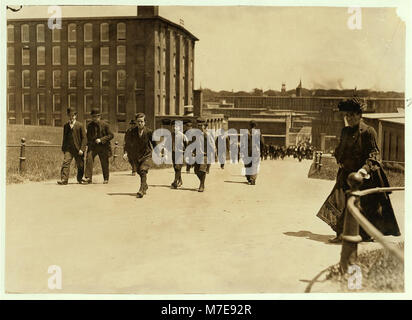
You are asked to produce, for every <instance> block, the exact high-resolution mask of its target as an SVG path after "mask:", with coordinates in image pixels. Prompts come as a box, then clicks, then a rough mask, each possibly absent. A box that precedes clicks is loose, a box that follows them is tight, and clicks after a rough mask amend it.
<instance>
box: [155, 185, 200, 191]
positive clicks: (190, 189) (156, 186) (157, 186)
mask: <svg viewBox="0 0 412 320" xmlns="http://www.w3.org/2000/svg"><path fill="white" fill-rule="evenodd" d="M152 187H153V188H167V189H171V187H170V185H169V184H149V188H152ZM173 190H182V191H197V189H194V188H184V187H179V188H177V189H173Z"/></svg>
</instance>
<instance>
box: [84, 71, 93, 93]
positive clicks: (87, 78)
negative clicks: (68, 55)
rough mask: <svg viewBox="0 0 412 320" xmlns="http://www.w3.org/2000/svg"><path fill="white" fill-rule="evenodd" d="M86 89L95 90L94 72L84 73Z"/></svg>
mask: <svg viewBox="0 0 412 320" xmlns="http://www.w3.org/2000/svg"><path fill="white" fill-rule="evenodd" d="M84 88H85V89H91V88H93V71H92V70H86V71H84Z"/></svg>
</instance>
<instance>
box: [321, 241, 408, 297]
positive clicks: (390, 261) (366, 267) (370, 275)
mask: <svg viewBox="0 0 412 320" xmlns="http://www.w3.org/2000/svg"><path fill="white" fill-rule="evenodd" d="M399 248H400V249H401V250H403V249H404V244H403V243H399ZM357 265H358V266H359V267H360V268H361V271H362V273H361V275H362V283H361V284H362V288H361V289H356V290H354V289H349V287H348V275H345V276H342V275H341V273H340V272H339V264H336V265H334V266H331V267H330V268H329V269H328V270H327V273H326V279H327V280H328V281H332V282H335V283H338V284H339V285H340V289H341V291H342V292H354V291H356V292H403V291H404V265H403V263H402V262H400V261H399V260H398V259H396V258H395V257H394V256H393V255H391V254H390V253H389V252H388V251H387V250H385V249H376V250H372V251H366V252H363V253H361V254H360V255H359V256H358V261H357Z"/></svg>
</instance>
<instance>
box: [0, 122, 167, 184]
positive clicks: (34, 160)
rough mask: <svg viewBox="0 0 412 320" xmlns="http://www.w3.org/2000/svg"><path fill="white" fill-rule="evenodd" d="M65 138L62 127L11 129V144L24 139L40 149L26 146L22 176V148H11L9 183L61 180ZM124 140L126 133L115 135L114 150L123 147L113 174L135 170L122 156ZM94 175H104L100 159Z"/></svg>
mask: <svg viewBox="0 0 412 320" xmlns="http://www.w3.org/2000/svg"><path fill="white" fill-rule="evenodd" d="M62 135H63V128H58V127H46V126H44V127H39V126H22V125H10V126H8V127H7V145H20V139H21V138H22V137H24V138H25V139H26V145H36V147H26V155H25V156H26V163H25V164H26V170H25V172H24V173H23V174H20V173H19V156H20V148H19V147H8V148H7V155H6V157H7V167H6V183H7V184H10V183H23V182H26V181H44V180H49V179H56V180H58V179H60V169H61V165H62V162H63V153H62V151H61V141H62ZM123 140H124V134H120V133H115V134H114V139H113V140H112V149H113V151H114V146H115V145H114V142H115V141H118V142H119V146H118V147H117V150H116V154H117V155H118V157H117V158H116V161H115V163H113V158H111V159H110V171H125V170H131V168H130V164H129V163H128V162H127V161H124V160H123V159H122V157H121V156H122V154H123ZM47 145H58V146H56V147H54V146H47ZM113 153H114V152H113ZM162 167H165V165H162V166H157V168H162ZM76 172H77V170H76V167H75V162H74V160H73V161H72V164H71V168H70V176H71V177H75V175H76ZM93 173H96V174H99V173H101V166H100V161H99V160H98V157H96V160H95V162H94V167H93Z"/></svg>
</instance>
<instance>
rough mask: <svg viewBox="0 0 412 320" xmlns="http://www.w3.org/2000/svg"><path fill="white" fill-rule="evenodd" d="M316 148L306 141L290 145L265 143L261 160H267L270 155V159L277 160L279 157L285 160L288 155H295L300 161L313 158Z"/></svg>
mask: <svg viewBox="0 0 412 320" xmlns="http://www.w3.org/2000/svg"><path fill="white" fill-rule="evenodd" d="M314 150H315V149H314V147H313V146H311V145H310V144H309V143H306V142H305V143H300V144H298V145H291V146H288V147H286V146H278V145H273V144H269V145H265V146H264V148H263V149H262V154H261V160H267V159H268V157H269V159H270V160H277V159H279V158H281V159H282V160H283V159H284V158H285V157H286V156H287V157H290V156H293V158H297V159H298V160H299V161H302V160H303V159H308V160H312V159H313V152H314Z"/></svg>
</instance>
